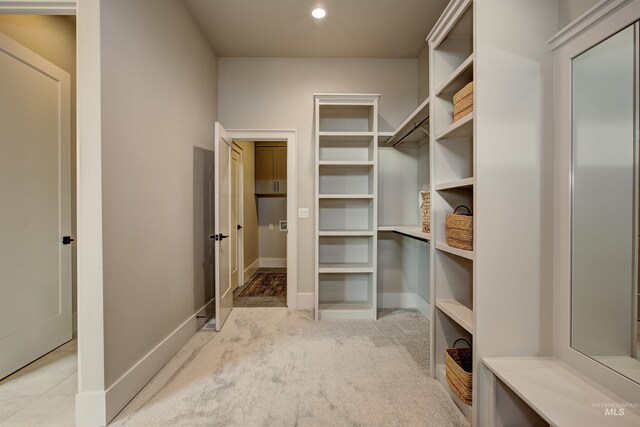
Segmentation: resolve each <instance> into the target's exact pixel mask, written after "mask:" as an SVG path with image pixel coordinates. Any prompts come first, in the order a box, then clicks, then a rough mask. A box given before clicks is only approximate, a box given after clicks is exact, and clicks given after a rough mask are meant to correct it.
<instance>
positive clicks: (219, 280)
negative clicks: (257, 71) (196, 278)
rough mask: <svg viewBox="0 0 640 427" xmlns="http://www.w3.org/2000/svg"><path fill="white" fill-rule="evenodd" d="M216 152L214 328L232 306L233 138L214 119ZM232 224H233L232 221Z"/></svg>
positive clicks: (225, 318) (219, 326)
mask: <svg viewBox="0 0 640 427" xmlns="http://www.w3.org/2000/svg"><path fill="white" fill-rule="evenodd" d="M214 139H215V141H214V143H215V146H214V152H215V154H214V155H215V231H214V233H215V234H214V236H215V237H214V241H215V246H216V248H215V256H216V271H215V281H216V330H217V331H219V330H220V329H222V325H224V321H225V320H227V317H228V316H229V313H231V309H233V287H232V286H231V260H232V258H233V254H232V252H231V249H232V244H231V239H230V236H231V193H232V191H231V145H232V144H233V141H231V139H230V138H229V136H228V135H227V132H226V131H225V130H224V128H223V127H222V126H220V123H218V122H216V128H215V136H214ZM233 226H234V227H235V224H233Z"/></svg>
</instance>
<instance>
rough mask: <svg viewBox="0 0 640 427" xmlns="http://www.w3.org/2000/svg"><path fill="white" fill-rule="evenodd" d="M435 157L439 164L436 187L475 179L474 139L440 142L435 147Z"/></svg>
mask: <svg viewBox="0 0 640 427" xmlns="http://www.w3.org/2000/svg"><path fill="white" fill-rule="evenodd" d="M434 157H435V162H436V163H437V164H438V170H437V172H436V173H437V175H436V177H435V184H436V185H442V184H446V183H449V182H453V181H459V180H463V179H466V178H473V175H474V173H473V139H472V138H452V139H443V140H439V141H437V143H436V146H435V150H434ZM436 189H437V188H436Z"/></svg>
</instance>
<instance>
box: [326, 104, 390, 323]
mask: <svg viewBox="0 0 640 427" xmlns="http://www.w3.org/2000/svg"><path fill="white" fill-rule="evenodd" d="M378 99H379V95H358V94H316V95H315V96H314V101H315V140H316V177H315V178H316V194H315V199H316V204H315V212H316V251H315V252H316V293H315V295H316V302H315V317H316V319H317V320H322V319H375V318H376V317H377V299H376V298H377V297H376V295H377V278H376V273H377V266H376V262H377V256H376V247H377V234H376V225H377V216H378V214H377V209H378V205H377V193H378V188H377V187H378V177H377V162H378V138H379V136H378Z"/></svg>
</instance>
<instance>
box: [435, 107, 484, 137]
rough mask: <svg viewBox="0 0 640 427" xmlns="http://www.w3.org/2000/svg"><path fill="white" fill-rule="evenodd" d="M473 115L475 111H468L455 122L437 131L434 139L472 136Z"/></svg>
mask: <svg viewBox="0 0 640 427" xmlns="http://www.w3.org/2000/svg"><path fill="white" fill-rule="evenodd" d="M474 115H475V113H469V114H468V115H466V116H464V117H463V118H461V119H460V120H458V121H457V122H454V123H452V124H451V125H450V126H449V127H447V128H446V129H444V130H443V131H442V132H439V133H438V134H437V135H436V139H446V138H461V137H472V136H473V116H474Z"/></svg>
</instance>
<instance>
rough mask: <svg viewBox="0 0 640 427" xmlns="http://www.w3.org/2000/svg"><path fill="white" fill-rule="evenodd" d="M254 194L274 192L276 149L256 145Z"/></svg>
mask: <svg viewBox="0 0 640 427" xmlns="http://www.w3.org/2000/svg"><path fill="white" fill-rule="evenodd" d="M255 157H256V162H255V177H256V194H270V193H275V192H276V184H275V182H276V149H275V147H256V150H255Z"/></svg>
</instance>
